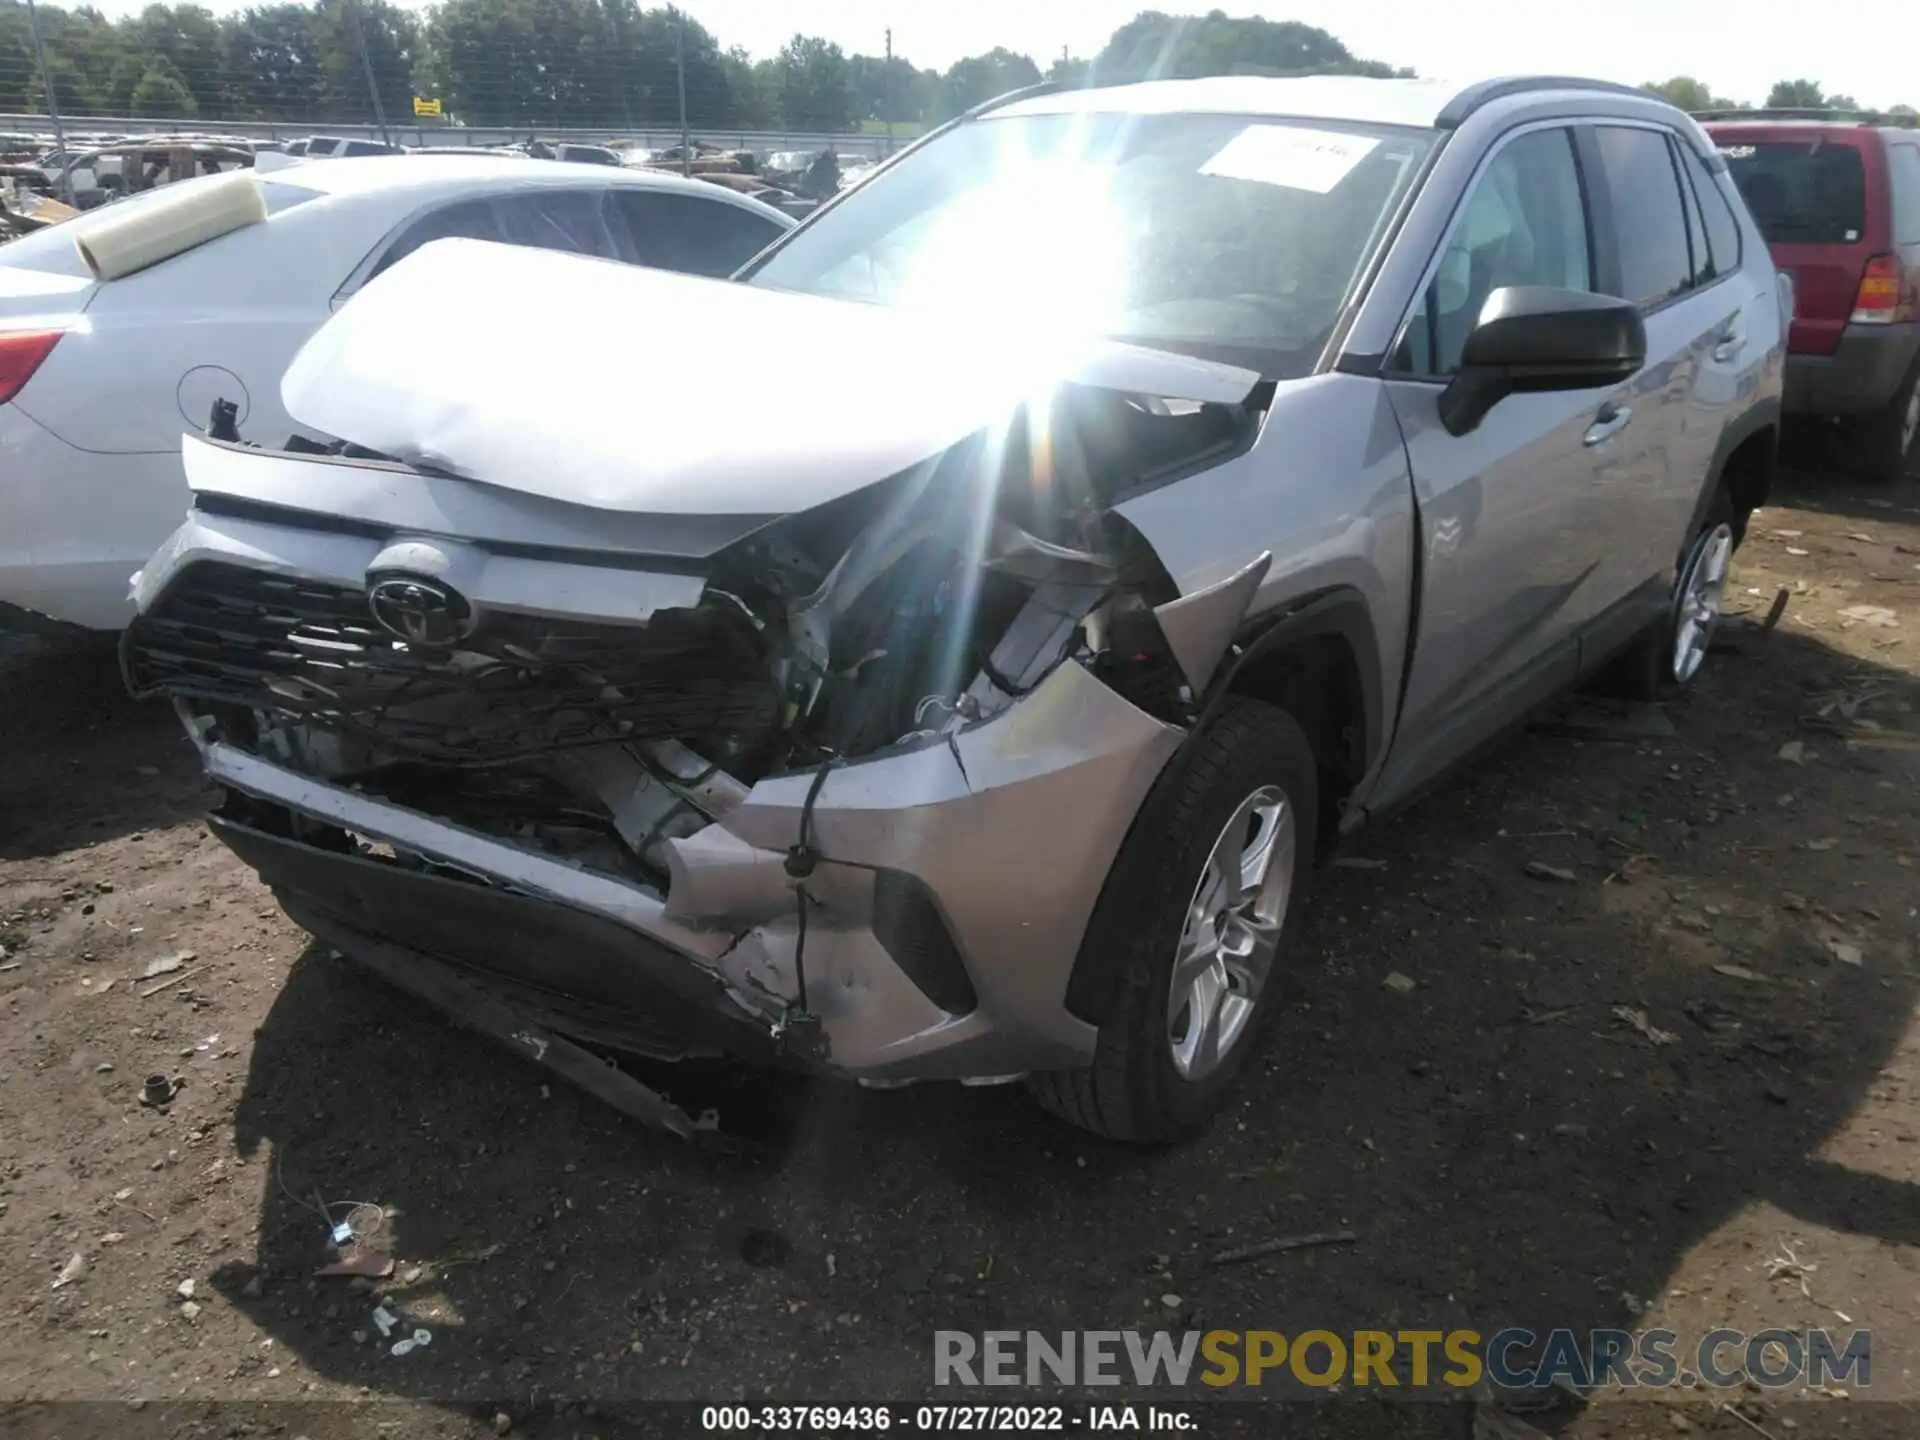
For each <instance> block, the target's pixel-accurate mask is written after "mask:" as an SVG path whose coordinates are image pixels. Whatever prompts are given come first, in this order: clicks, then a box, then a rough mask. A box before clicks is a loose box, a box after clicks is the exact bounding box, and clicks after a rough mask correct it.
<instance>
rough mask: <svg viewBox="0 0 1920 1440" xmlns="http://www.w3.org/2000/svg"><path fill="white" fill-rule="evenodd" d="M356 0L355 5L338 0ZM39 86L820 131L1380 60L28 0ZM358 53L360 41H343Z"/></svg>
mask: <svg viewBox="0 0 1920 1440" xmlns="http://www.w3.org/2000/svg"><path fill="white" fill-rule="evenodd" d="M356 9H357V12H358V13H357V15H356V14H355V10H356ZM39 14H40V27H41V33H42V38H43V40H44V42H45V45H46V55H47V68H48V70H49V72H50V73H51V76H52V83H53V90H54V96H55V98H56V100H57V101H58V103H59V106H60V108H61V110H62V111H63V112H65V113H68V114H88V115H100V116H133V115H139V116H153V117H165V118H180V119H203V120H237V121H248V120H256V121H281V122H306V121H314V122H325V121H336V122H345V121H352V122H366V121H369V120H371V119H373V118H374V117H373V110H372V106H371V104H370V93H371V92H370V88H369V84H368V74H369V72H371V75H372V77H373V79H372V83H373V86H375V87H377V89H378V93H379V96H380V100H381V104H382V106H383V108H384V109H385V111H386V114H387V116H388V118H389V119H399V118H406V119H408V120H409V121H410V120H411V116H412V97H413V96H415V95H419V96H422V97H428V98H434V99H438V100H440V101H441V102H442V106H443V110H444V111H445V114H446V115H447V116H448V117H450V118H457V119H459V120H461V121H464V122H466V123H468V124H471V125H486V126H502V125H519V124H523V123H524V124H543V125H570V124H572V125H595V126H632V127H634V128H641V127H657V126H663V125H674V124H677V123H678V122H679V117H680V109H679V105H680V100H679V89H680V83H681V80H682V74H683V72H684V81H685V86H686V104H687V116H688V119H689V121H690V122H691V123H692V124H693V125H695V126H700V127H708V128H729V129H789V130H804V131H824V132H838V131H848V130H853V129H857V128H858V127H859V126H860V124H861V123H862V122H863V121H881V122H884V121H889V120H891V121H896V122H899V123H902V124H905V125H915V124H932V123H937V122H939V121H941V120H945V119H948V118H950V117H951V116H953V115H956V114H959V113H960V112H961V111H963V110H965V109H967V108H968V107H970V106H972V105H976V104H978V103H980V102H981V101H983V100H988V99H991V98H992V97H993V96H995V95H998V94H1002V93H1004V92H1006V91H1008V90H1011V89H1015V88H1017V87H1019V86H1022V85H1031V84H1036V83H1038V82H1039V81H1041V80H1042V79H1045V78H1049V77H1051V78H1055V79H1066V80H1070V81H1073V82H1076V83H1077V82H1079V81H1081V80H1083V79H1085V78H1086V77H1087V76H1088V75H1090V74H1093V75H1098V76H1100V77H1101V78H1102V79H1105V80H1109V81H1114V82H1119V81H1124V80H1134V79H1142V78H1145V77H1147V76H1148V75H1149V74H1152V73H1156V72H1158V73H1165V74H1171V75H1203V74H1219V73H1224V72H1227V71H1232V70H1237V69H1250V68H1257V69H1263V70H1317V71H1329V70H1331V71H1348V72H1351V73H1357V74H1369V75H1393V74H1396V73H1407V74H1411V73H1412V72H1411V71H1407V72H1397V71H1395V70H1394V69H1393V67H1391V66H1388V65H1385V64H1382V63H1379V62H1374V61H1367V60H1362V59H1360V58H1358V57H1356V56H1354V55H1353V54H1352V53H1351V52H1349V51H1348V49H1347V48H1346V46H1344V45H1343V44H1341V43H1340V41H1338V40H1337V39H1335V38H1334V37H1333V36H1332V35H1329V34H1328V33H1327V32H1325V31H1324V30H1319V29H1316V28H1314V27H1313V26H1310V25H1302V24H1297V23H1293V22H1286V21H1282V22H1277V23H1276V22H1269V21H1265V20H1234V19H1229V18H1228V17H1227V16H1225V15H1222V14H1220V13H1219V12H1215V13H1213V14H1211V15H1207V16H1204V17H1176V16H1169V15H1164V14H1160V13H1158V12H1145V13H1142V14H1141V15H1139V16H1137V17H1136V18H1135V19H1133V20H1131V21H1129V22H1128V23H1127V24H1125V25H1123V26H1121V27H1120V29H1119V30H1117V31H1115V32H1114V34H1113V36H1112V38H1111V39H1110V40H1109V41H1108V42H1107V44H1106V45H1105V46H1104V47H1103V48H1102V49H1101V51H1100V52H1099V54H1097V55H1094V56H1090V57H1078V58H1076V57H1074V56H1071V55H1062V56H1060V57H1058V58H1055V59H1053V60H1051V61H1050V63H1049V64H1048V65H1047V67H1046V68H1045V69H1044V70H1043V69H1042V68H1041V66H1040V65H1039V64H1038V63H1036V62H1035V61H1034V60H1033V58H1032V57H1030V56H1027V55H1021V54H1016V53H1014V52H1013V51H1010V50H1007V49H1004V48H995V49H993V50H989V51H987V52H986V53H985V54H982V55H972V56H968V57H967V58H966V59H963V60H960V61H958V62H957V63H955V64H954V65H952V66H950V67H948V68H947V69H946V70H944V71H939V70H932V69H923V68H921V67H919V66H916V65H914V64H913V63H912V62H911V61H909V60H907V59H904V58H902V57H899V56H894V57H891V58H888V57H885V56H876V55H862V54H852V55H850V54H847V53H846V52H845V51H844V50H843V49H842V48H841V47H840V46H839V45H836V44H834V43H833V42H831V41H828V40H823V39H820V38H819V37H817V36H809V35H795V36H794V37H793V39H792V40H790V41H789V42H788V43H787V44H786V45H784V46H782V47H781V49H780V51H779V53H778V54H775V55H771V56H765V57H759V58H756V57H754V56H751V55H749V54H747V52H746V51H744V50H742V49H740V48H738V47H735V48H727V47H725V46H723V45H722V44H721V42H720V40H719V39H718V38H717V37H716V36H714V35H713V34H712V33H711V32H710V31H708V30H707V29H706V28H705V27H704V26H702V25H700V24H699V23H698V22H696V21H695V20H693V19H692V18H691V17H688V16H685V15H683V14H681V13H680V12H678V11H676V10H674V9H672V8H670V7H664V8H652V9H648V8H642V7H641V6H640V5H639V4H637V3H635V0H442V3H439V4H437V5H433V6H430V7H429V8H428V9H427V10H426V11H425V12H424V13H417V12H414V11H410V10H405V9H401V8H399V7H398V6H396V5H393V4H390V3H388V0H357V5H355V6H354V7H352V8H349V6H348V4H347V3H346V0H308V3H282V4H272V5H263V6H257V7H255V8H252V9H248V10H244V11H240V12H238V13H234V14H228V15H220V16H216V15H214V14H213V13H212V12H211V11H209V10H207V9H205V8H203V7H202V6H199V5H191V4H186V5H166V4H153V5H149V6H147V7H146V9H145V10H143V11H142V12H141V13H140V14H138V15H136V16H131V17H129V18H126V19H122V20H117V21H110V20H108V19H107V18H106V17H105V16H103V15H102V14H101V13H100V12H99V11H98V10H96V9H94V8H92V7H81V8H78V9H71V10H69V9H62V8H60V7H59V6H57V5H51V4H43V5H41V6H40V7H39ZM362 46H364V50H365V59H364V62H363V60H362V55H361V47H362ZM45 108H46V105H45V96H44V90H43V86H42V84H41V80H40V74H39V70H38V67H37V65H36V63H35V58H34V53H33V46H32V40H31V35H30V31H29V29H28V23H27V13H26V8H25V6H24V5H23V4H22V3H21V0H0V111H8V112H21V113H32V112H41V111H44V110H45Z"/></svg>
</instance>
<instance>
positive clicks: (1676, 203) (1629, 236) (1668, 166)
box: [1595, 125, 1693, 308]
mask: <svg viewBox="0 0 1920 1440" xmlns="http://www.w3.org/2000/svg"><path fill="white" fill-rule="evenodd" d="M1595 134H1596V136H1597V138H1598V141H1599V146H1600V164H1601V167H1602V169H1603V170H1604V171H1605V172H1606V177H1607V191H1608V194H1609V195H1610V197H1611V198H1612V201H1613V218H1614V226H1615V229H1616V232H1617V234H1616V239H1617V241H1618V244H1619V249H1620V285H1619V294H1620V298H1621V299H1623V300H1631V301H1633V302H1634V303H1635V304H1636V305H1639V306H1641V307H1643V308H1645V307H1651V306H1655V305H1659V304H1661V303H1662V302H1663V301H1666V300H1671V299H1672V298H1673V297H1674V296H1676V295H1678V294H1680V293H1682V292H1683V291H1685V290H1687V289H1688V288H1690V287H1691V286H1692V284H1693V261H1692V257H1691V254H1690V252H1689V251H1688V249H1687V218H1686V211H1685V210H1684V209H1683V208H1682V206H1681V200H1680V182H1679V178H1678V177H1677V176H1676V175H1675V174H1674V172H1673V155H1672V152H1671V151H1670V150H1669V149H1668V147H1667V138H1666V135H1665V133H1664V132H1662V131H1659V130H1630V129H1627V128H1626V127H1624V126H1619V125H1603V126H1600V127H1599V128H1598V129H1597V130H1596V131H1595Z"/></svg>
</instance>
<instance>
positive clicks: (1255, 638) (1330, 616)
mask: <svg viewBox="0 0 1920 1440" xmlns="http://www.w3.org/2000/svg"><path fill="white" fill-rule="evenodd" d="M1329 635H1331V636H1335V637H1337V638H1339V639H1341V640H1343V641H1345V642H1346V644H1347V645H1348V647H1349V648H1350V649H1351V650H1352V652H1353V660H1354V666H1355V668H1356V669H1357V670H1358V671H1359V678H1360V710H1361V717H1360V719H1361V735H1360V747H1361V753H1360V754H1358V755H1356V756H1354V757H1353V761H1354V774H1353V778H1354V779H1355V780H1358V779H1359V778H1360V776H1361V775H1364V774H1365V773H1366V772H1367V770H1368V769H1370V768H1371V767H1372V765H1373V764H1374V762H1375V761H1377V760H1378V759H1379V758H1380V752H1381V750H1382V748H1383V747H1384V745H1385V743H1386V702H1385V695H1384V692H1383V689H1382V686H1381V680H1380V641H1379V637H1378V636H1377V634H1376V633H1375V631H1374V625H1373V611H1372V609H1371V608H1370V607H1369V606H1368V604H1367V600H1366V597H1365V596H1364V595H1362V594H1361V593H1360V592H1359V591H1358V590H1356V589H1354V588H1353V587H1352V586H1350V585H1337V586H1332V587H1330V588H1328V589H1326V590H1322V591H1318V592H1316V593H1314V594H1312V595H1310V596H1308V597H1306V598H1305V599H1303V600H1301V601H1298V602H1296V603H1294V604H1292V605H1290V606H1287V607H1286V608H1284V609H1277V610H1273V611H1269V612H1267V613H1265V614H1262V615H1256V616H1253V617H1251V618H1250V619H1249V620H1248V621H1247V622H1246V623H1245V624H1244V625H1242V626H1241V628H1240V632H1239V634H1237V635H1236V636H1235V637H1234V643H1233V646H1232V648H1231V649H1230V650H1229V651H1228V652H1227V655H1228V659H1227V660H1226V661H1225V662H1223V663H1222V665H1221V668H1220V673H1219V674H1218V675H1216V676H1215V677H1214V681H1213V684H1212V685H1211V687H1209V689H1208V693H1207V698H1206V703H1205V705H1204V706H1203V707H1202V709H1201V712H1200V717H1199V720H1198V722H1197V723H1196V724H1195V726H1194V730H1195V731H1196V732H1198V731H1199V730H1200V729H1201V728H1202V727H1203V726H1204V725H1205V724H1206V723H1207V721H1208V720H1210V719H1211V718H1212V717H1213V713H1214V711H1216V710H1217V709H1218V708H1219V707H1220V704H1221V702H1222V701H1224V700H1225V699H1226V697H1227V696H1228V695H1231V694H1234V693H1236V691H1237V690H1238V689H1239V686H1238V684H1237V683H1236V682H1238V681H1240V680H1242V679H1243V678H1244V677H1245V675H1246V674H1247V672H1248V670H1249V668H1250V667H1252V666H1255V665H1257V664H1260V663H1261V662H1263V661H1265V660H1268V659H1271V658H1272V657H1273V656H1275V655H1277V654H1279V653H1281V652H1282V651H1284V650H1287V649H1289V648H1291V647H1292V646H1294V645H1298V644H1301V643H1304V642H1306V641H1309V640H1315V639H1319V638H1321V637H1324V636H1329Z"/></svg>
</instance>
